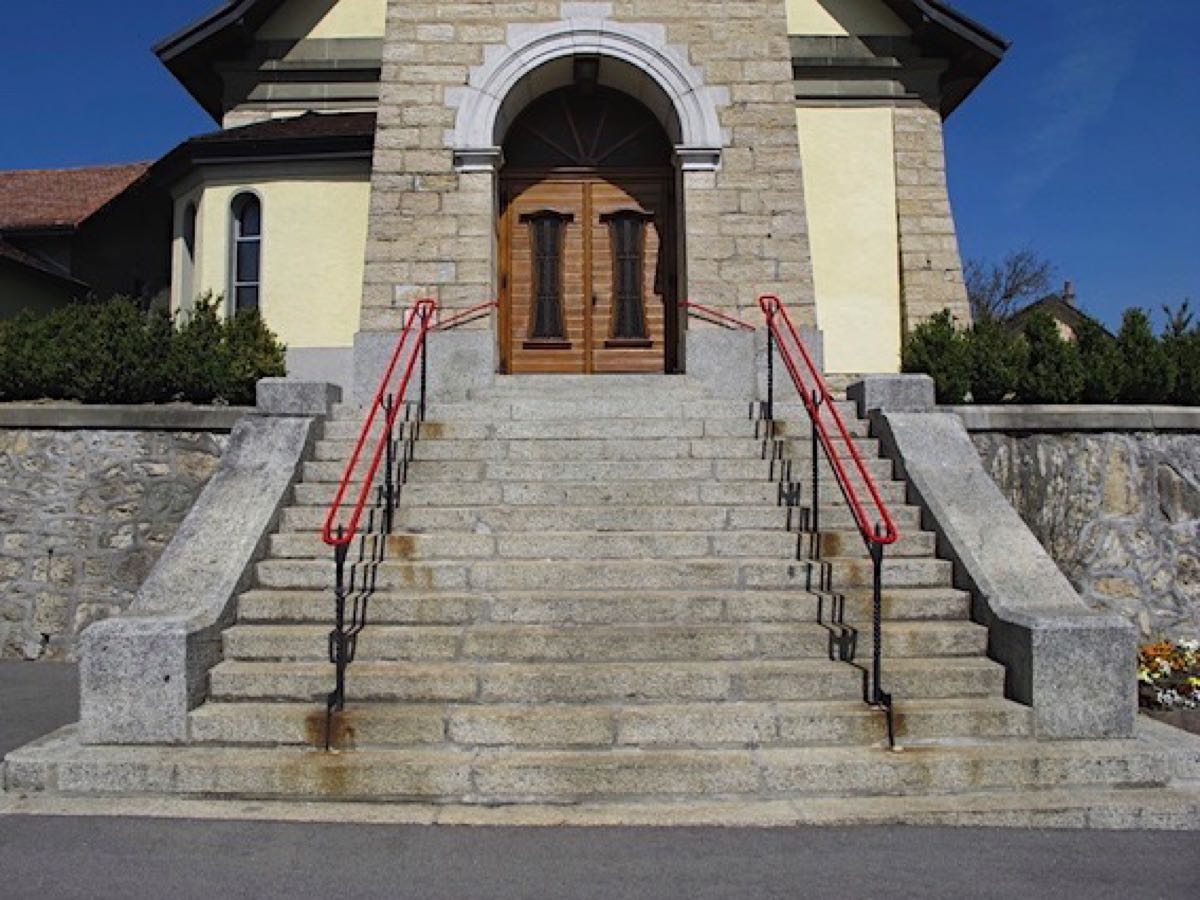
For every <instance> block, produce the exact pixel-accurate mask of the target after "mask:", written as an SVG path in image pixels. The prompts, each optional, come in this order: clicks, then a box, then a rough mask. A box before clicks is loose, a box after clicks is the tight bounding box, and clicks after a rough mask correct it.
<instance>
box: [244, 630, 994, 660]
mask: <svg viewBox="0 0 1200 900" xmlns="http://www.w3.org/2000/svg"><path fill="white" fill-rule="evenodd" d="M841 634H842V629H840V628H836V627H825V626H822V625H817V624H815V623H814V624H808V623H806V624H800V623H790V624H787V625H760V624H747V623H741V624H736V625H732V624H727V623H726V624H717V625H633V626H605V625H585V626H575V627H566V628H564V627H563V626H561V625H473V626H470V627H467V628H465V629H464V628H461V627H454V626H388V625H372V626H369V627H368V628H366V629H365V630H364V631H363V632H362V634H361V635H359V638H358V648H357V655H356V657H355V659H356V662H389V661H401V662H427V661H450V660H474V661H479V662H667V661H671V660H681V661H687V662H698V661H702V660H753V659H829V658H831V656H833V655H834V654H835V652H836V651H835V649H834V646H833V639H834V638H835V637H840V636H841ZM328 635H329V626H328V625H274V626H272V625H236V626H234V627H233V628H229V629H227V630H226V631H225V632H224V634H223V635H222V639H223V647H224V658H225V659H229V660H246V661H267V660H326V659H328V654H329V645H328ZM856 637H857V642H856V653H857V656H856V659H857V660H858V661H859V662H860V663H864V664H865V662H866V661H867V660H868V659H869V657H870V654H871V648H872V647H873V645H874V644H873V641H872V640H871V630H870V629H869V628H866V629H862V630H861V631H858V633H857V636H856ZM883 646H884V648H885V652H886V655H887V658H888V659H910V658H914V657H925V658H928V657H942V656H981V655H983V654H984V653H986V651H987V629H986V628H983V627H982V626H980V625H975V624H974V623H972V622H919V623H913V622H885V623H884V626H883Z"/></svg>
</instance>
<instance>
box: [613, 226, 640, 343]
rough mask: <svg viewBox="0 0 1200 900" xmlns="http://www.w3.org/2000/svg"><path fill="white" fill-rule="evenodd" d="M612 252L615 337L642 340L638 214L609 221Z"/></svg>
mask: <svg viewBox="0 0 1200 900" xmlns="http://www.w3.org/2000/svg"><path fill="white" fill-rule="evenodd" d="M609 225H610V234H611V237H612V248H613V250H612V252H613V293H614V294H615V296H614V298H613V302H614V305H615V307H616V310H615V316H614V321H613V337H614V338H645V337H646V315H645V310H644V308H643V297H642V284H643V281H644V278H645V267H644V265H643V260H642V257H643V251H642V248H643V245H644V240H643V232H644V231H645V222H644V221H643V219H642V217H641V216H640V215H637V214H626V215H616V216H613V218H612V219H611V220H610V222H609Z"/></svg>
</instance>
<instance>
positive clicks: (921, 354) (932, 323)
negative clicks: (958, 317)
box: [901, 310, 971, 403]
mask: <svg viewBox="0 0 1200 900" xmlns="http://www.w3.org/2000/svg"><path fill="white" fill-rule="evenodd" d="M901 357H902V366H903V369H904V371H905V372H924V373H926V374H927V375H929V376H931V377H932V378H933V383H934V387H935V390H936V392H937V399H938V402H939V403H962V401H963V398H964V397H966V395H967V391H969V390H970V388H971V357H970V352H969V350H968V347H967V342H966V339H965V338H964V337H963V333H962V331H960V330H959V329H958V328H956V327H955V326H954V320H953V318H952V317H951V316H950V311H949V310H942V311H941V312H940V313H938V314H937V315H935V316H934V317H933V318H931V319H930V320H929V321H927V322H923V323H922V324H920V325H918V326H917V327H916V328H914V329H913V330H912V331H911V332H910V333H909V334H908V336H907V338H906V339H905V341H904V347H903V352H902V354H901Z"/></svg>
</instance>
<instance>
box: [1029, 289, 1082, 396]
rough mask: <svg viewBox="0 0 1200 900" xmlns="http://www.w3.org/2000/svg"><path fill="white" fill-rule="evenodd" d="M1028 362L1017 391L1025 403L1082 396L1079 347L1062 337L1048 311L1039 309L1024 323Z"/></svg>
mask: <svg viewBox="0 0 1200 900" xmlns="http://www.w3.org/2000/svg"><path fill="white" fill-rule="evenodd" d="M1024 339H1025V345H1026V351H1027V354H1028V362H1027V364H1026V365H1025V367H1024V369H1023V370H1022V371H1021V376H1020V379H1019V385H1018V389H1017V394H1018V396H1019V397H1020V398H1021V402H1022V403H1076V402H1078V401H1079V398H1080V397H1082V396H1083V388H1084V372H1083V363H1082V362H1081V361H1080V356H1079V348H1078V347H1077V346H1076V345H1075V343H1074V342H1073V341H1067V340H1063V337H1062V335H1060V334H1059V332H1058V326H1057V325H1056V324H1055V322H1054V319H1053V318H1052V317H1051V316H1050V314H1049V313H1047V312H1044V311H1040V310H1039V311H1037V312H1035V313H1033V314H1032V315H1030V316H1029V318H1028V319H1027V320H1026V322H1025V327H1024Z"/></svg>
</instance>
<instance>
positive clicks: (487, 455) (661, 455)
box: [315, 435, 880, 464]
mask: <svg viewBox="0 0 1200 900" xmlns="http://www.w3.org/2000/svg"><path fill="white" fill-rule="evenodd" d="M783 444H784V449H785V451H786V452H787V455H788V456H790V457H791V458H793V459H804V460H806V461H807V460H810V459H811V458H812V444H811V442H810V441H805V440H798V439H793V438H787V439H783ZM354 445H355V441H352V440H338V441H330V440H322V441H318V442H317V446H316V454H315V458H316V459H317V460H318V461H327V462H338V463H343V464H344V463H345V461H346V460H348V459H349V458H350V454H351V452H352V451H353V450H354ZM837 446H838V448H839V451H842V452H848V451H844V450H843V448H844V444H842V443H841V442H839V443H838V444H837ZM855 446H856V447H857V449H858V451H859V453H860V454H861V455H862V457H863V458H864V459H874V460H878V459H879V455H880V452H879V442H878V441H877V440H875V439H874V438H862V439H860V440H858V441H856V442H855ZM413 454H414V458H415V459H417V460H421V461H436V460H451V461H466V460H484V461H498V460H514V461H521V460H534V461H544V462H572V461H579V460H597V461H598V460H607V461H614V460H629V461H639V460H641V461H646V460H673V459H737V460H756V459H761V458H762V454H763V442H762V441H761V440H759V439H756V438H754V437H753V436H750V435H747V436H746V437H730V438H646V439H633V438H631V439H614V438H609V439H605V440H562V439H551V438H544V439H526V440H500V439H496V438H483V439H453V440H450V439H444V438H443V439H437V440H433V439H429V438H428V435H426V436H425V439H422V440H418V441H417V442H416V444H415V445H414V447H413ZM806 464H807V462H806Z"/></svg>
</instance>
